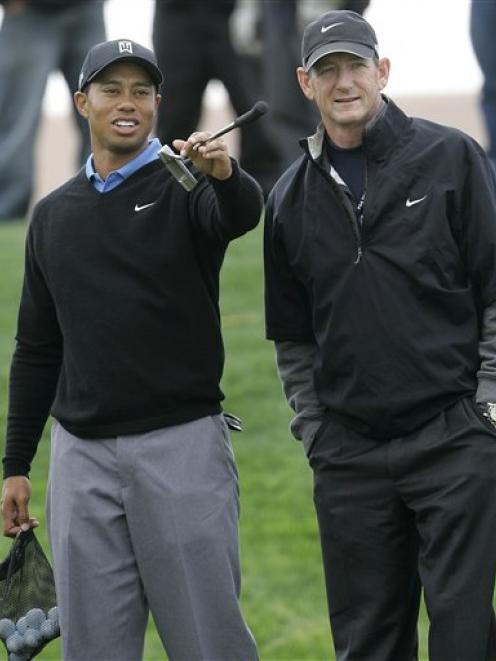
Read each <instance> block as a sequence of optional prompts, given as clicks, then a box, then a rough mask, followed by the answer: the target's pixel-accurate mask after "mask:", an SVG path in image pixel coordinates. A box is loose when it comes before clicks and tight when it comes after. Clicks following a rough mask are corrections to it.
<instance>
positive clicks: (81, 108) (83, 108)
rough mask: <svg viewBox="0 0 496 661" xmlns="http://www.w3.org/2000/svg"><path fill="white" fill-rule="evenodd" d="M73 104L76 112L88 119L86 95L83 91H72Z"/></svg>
mask: <svg viewBox="0 0 496 661" xmlns="http://www.w3.org/2000/svg"><path fill="white" fill-rule="evenodd" d="M74 105H75V106H76V109H77V111H78V113H79V114H80V115H81V116H82V117H84V118H85V119H88V95H87V94H86V93H85V92H74Z"/></svg>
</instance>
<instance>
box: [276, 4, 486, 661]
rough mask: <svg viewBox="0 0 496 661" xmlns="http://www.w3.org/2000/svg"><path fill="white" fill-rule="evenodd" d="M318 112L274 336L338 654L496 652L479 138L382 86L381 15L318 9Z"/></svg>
mask: <svg viewBox="0 0 496 661" xmlns="http://www.w3.org/2000/svg"><path fill="white" fill-rule="evenodd" d="M302 60H303V61H302V66H301V67H299V68H298V72H297V73H298V80H299V83H300V86H301V89H302V91H303V93H304V95H305V96H306V97H307V99H309V100H311V101H313V102H315V104H316V105H317V107H318V109H319V111H320V114H321V118H322V123H321V125H320V126H319V128H318V130H317V133H316V134H315V135H314V136H312V137H310V138H308V139H307V140H305V141H302V148H303V152H304V153H303V155H302V156H301V158H299V159H298V160H297V161H296V162H295V163H294V164H293V165H292V166H291V167H290V168H289V169H288V170H287V171H286V173H285V174H284V175H283V176H282V177H281V179H280V180H279V182H278V183H277V184H276V186H275V188H274V190H273V191H272V192H271V194H270V196H269V200H268V204H267V213H266V247H265V250H266V313H267V336H268V337H269V338H270V339H272V340H274V341H275V343H276V351H277V360H278V368H279V372H280V376H281V379H282V381H283V385H284V388H285V392H286V396H287V397H288V400H289V402H290V404H291V406H292V407H293V409H294V410H295V412H296V417H295V419H294V420H293V423H292V431H293V433H294V435H295V436H296V437H297V438H299V439H301V440H302V441H303V443H304V446H305V449H306V452H307V455H308V458H309V462H310V465H311V467H312V469H313V472H314V500H315V505H316V510H317V516H318V520H319V527H320V535H321V542H322V552H323V560H324V569H325V575H326V587H327V593H328V604H329V613H330V620H331V627H332V632H333V638H334V645H335V649H336V657H337V659H338V660H339V661H345V660H350V661H351V659H367V661H372V660H374V661H411V659H414V658H416V648H417V636H416V627H417V618H418V608H419V598H420V590H421V587H423V589H424V595H425V601H426V605H427V610H428V613H429V618H430V633H429V652H430V659H431V661H441V660H443V661H445V660H446V659H459V660H460V661H462V660H463V661H469V660H470V661H482V660H483V659H490V658H491V659H492V658H495V656H496V636H495V634H496V628H495V622H494V613H493V609H492V597H493V589H494V576H495V571H496V527H495V525H494V521H495V516H496V269H495V260H496V186H495V180H494V175H493V172H492V168H491V166H490V163H489V162H488V159H487V157H486V156H485V154H484V153H483V150H482V149H481V148H480V146H479V145H477V144H476V143H475V142H474V141H473V140H472V139H471V138H469V137H468V136H466V135H465V134H463V133H461V132H460V131H457V130H455V129H451V128H447V127H443V126H440V125H437V124H434V123H432V122H428V121H424V120H421V119H412V118H408V117H406V116H405V115H404V113H403V112H402V111H401V110H400V109H399V108H398V107H397V106H396V105H395V104H394V103H393V102H392V101H391V100H390V99H388V98H387V97H385V96H383V95H382V93H381V92H382V90H383V89H384V87H385V85H386V83H387V80H388V74H389V66H390V64H389V61H388V60H387V59H386V58H382V59H380V58H379V56H378V52H377V40H376V36H375V33H374V30H373V29H372V27H371V26H370V25H369V24H368V23H367V22H366V21H365V20H364V19H363V18H362V17H361V16H359V15H358V14H355V13H353V12H345V11H337V12H330V13H327V14H324V15H323V16H321V17H320V18H319V19H318V20H316V21H315V22H313V23H311V24H309V25H308V26H307V28H306V30H305V33H304V36H303V42H302Z"/></svg>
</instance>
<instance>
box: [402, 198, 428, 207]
mask: <svg viewBox="0 0 496 661" xmlns="http://www.w3.org/2000/svg"><path fill="white" fill-rule="evenodd" d="M426 197H427V195H424V197H419V198H417V199H416V200H411V199H410V198H408V199H407V201H406V202H405V206H406V207H413V206H414V205H415V204H419V202H423V201H424V200H425V198H426Z"/></svg>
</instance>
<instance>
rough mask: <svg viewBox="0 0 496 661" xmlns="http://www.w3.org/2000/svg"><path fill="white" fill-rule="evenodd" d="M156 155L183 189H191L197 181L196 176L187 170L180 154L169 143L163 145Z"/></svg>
mask: <svg viewBox="0 0 496 661" xmlns="http://www.w3.org/2000/svg"><path fill="white" fill-rule="evenodd" d="M158 155H159V158H160V160H161V161H162V163H163V164H164V165H165V167H166V168H167V169H168V170H169V172H170V173H171V175H172V176H173V177H174V179H176V180H177V181H178V182H179V183H180V184H181V186H182V187H183V188H184V190H187V191H191V190H193V188H194V187H195V186H196V184H197V183H198V180H197V179H196V177H195V176H194V175H193V174H192V173H191V172H190V171H189V170H188V168H187V167H186V165H185V164H184V159H183V158H182V156H179V155H178V154H176V153H174V152H173V151H172V149H171V148H170V147H169V145H164V146H163V147H161V149H159V151H158Z"/></svg>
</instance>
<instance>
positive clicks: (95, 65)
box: [78, 39, 164, 91]
mask: <svg viewBox="0 0 496 661" xmlns="http://www.w3.org/2000/svg"><path fill="white" fill-rule="evenodd" d="M122 61H129V62H136V64H139V65H141V66H142V67H143V68H144V69H146V70H147V71H148V73H149V74H150V76H151V78H152V80H153V82H154V83H155V85H156V86H157V89H158V88H159V87H160V85H161V83H162V81H163V79H164V77H163V75H162V72H161V71H160V69H159V68H158V65H157V58H156V57H155V53H154V52H153V51H151V50H150V49H149V48H145V47H144V46H141V44H137V43H136V42H135V41H130V40H129V39H114V40H113V41H104V42H102V43H101V44H96V46H93V48H91V49H90V50H89V51H88V54H87V55H86V57H85V58H84V62H83V66H82V67H81V73H80V74H79V84H78V89H79V91H82V90H83V89H84V88H85V87H86V85H88V84H89V83H91V81H92V80H93V79H94V78H95V77H96V76H98V74H99V73H101V72H102V71H103V70H104V69H105V68H106V67H108V66H109V65H110V64H114V62H122Z"/></svg>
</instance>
